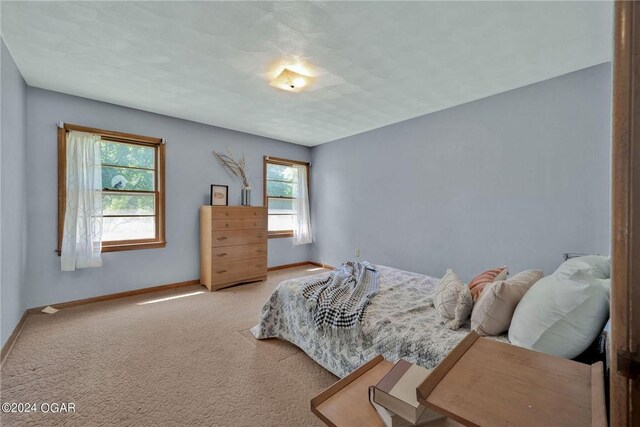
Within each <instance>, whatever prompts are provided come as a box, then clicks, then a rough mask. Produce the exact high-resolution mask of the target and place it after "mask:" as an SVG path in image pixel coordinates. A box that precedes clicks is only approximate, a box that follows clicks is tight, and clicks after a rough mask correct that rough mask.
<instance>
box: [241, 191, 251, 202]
mask: <svg viewBox="0 0 640 427" xmlns="http://www.w3.org/2000/svg"><path fill="white" fill-rule="evenodd" d="M242 206H251V189H250V188H248V187H243V188H242Z"/></svg>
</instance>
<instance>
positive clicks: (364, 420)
mask: <svg viewBox="0 0 640 427" xmlns="http://www.w3.org/2000/svg"><path fill="white" fill-rule="evenodd" d="M393 365H394V364H393V363H391V362H389V361H388V360H385V359H384V357H382V356H376V357H374V358H373V359H372V360H371V361H369V362H367V363H365V364H364V365H362V366H361V367H359V368H358V369H356V370H355V371H353V372H352V373H350V374H349V375H347V376H346V377H344V378H342V379H341V380H339V381H338V382H336V383H335V384H333V385H331V386H330V387H329V388H328V389H326V390H324V391H323V392H322V393H320V394H319V395H317V396H316V397H314V398H313V399H311V411H312V412H313V413H314V414H316V415H317V416H318V418H320V419H321V420H322V421H324V422H325V424H327V425H328V426H332V427H343V426H345V427H346V426H353V427H384V424H383V423H382V421H381V420H380V418H379V417H378V414H377V413H376V410H375V409H373V406H372V405H371V403H369V386H371V385H376V384H377V383H378V381H380V380H381V379H382V377H384V376H385V375H386V374H387V372H389V371H390V370H391V368H393Z"/></svg>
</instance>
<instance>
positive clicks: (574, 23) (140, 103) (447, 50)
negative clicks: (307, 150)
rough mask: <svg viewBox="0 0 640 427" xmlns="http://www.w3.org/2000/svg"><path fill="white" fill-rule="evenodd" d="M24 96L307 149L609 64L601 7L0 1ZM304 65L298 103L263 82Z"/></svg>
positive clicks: (295, 96)
mask: <svg viewBox="0 0 640 427" xmlns="http://www.w3.org/2000/svg"><path fill="white" fill-rule="evenodd" d="M1 12H2V14H1V19H2V22H1V23H2V27H1V28H2V36H3V38H4V39H5V42H6V44H7V46H8V47H9V49H10V51H11V53H12V55H13V57H14V59H15V61H16V63H17V65H18V68H19V69H20V71H21V72H22V74H23V75H24V78H25V80H26V81H27V83H28V84H29V85H31V86H36V87H41V88H45V89H50V90H54V91H59V92H63V93H68V94H72V95H77V96H82V97H86V98H91V99H97V100H100V101H106V102H111V103H114V104H119V105H125V106H128V107H133V108H138V109H141V110H147V111H152V112H156V113H161V114H166V115H169V116H174V117H180V118H184V119H188V120H193V121H196V122H202V123H208V124H212V125H216V126H222V127H225V128H230V129H236V130H240V131H244V132H248V133H253V134H257V135H263V136H267V137H272V138H276V139H281V140H284V141H290V142H295V143H299V144H304V145H316V144H320V143H324V142H328V141H332V140H335V139H338V138H342V137H345V136H349V135H353V134H356V133H360V132H364V131H367V130H370V129H374V128H377V127H381V126H384V125H387V124H391V123H396V122H399V121H402V120H406V119H409V118H412V117H416V116H419V115H423V114H426V113H430V112H433V111H437V110H442V109H444V108H448V107H452V106H455V105H458V104H462V103H465V102H469V101H472V100H475V99H479V98H483V97H486V96H489V95H493V94H496V93H499V92H504V91H506V90H510V89H514V88H517V87H521V86H524V85H528V84H531V83H534V82H537V81H541V80H545V79H548V78H551V77H554V76H558V75H561V74H565V73H568V72H571V71H575V70H579V69H582V68H585V67H589V66H592V65H595V64H599V63H602V62H606V61H609V60H610V59H611V44H612V38H611V37H612V36H611V34H612V33H611V31H612V4H611V3H609V2H567V3H565V2H561V3H547V2H510V3H504V2H406V3H405V2H7V1H3V2H2V11H1ZM280 58H289V59H295V60H303V61H307V62H308V63H310V64H313V65H315V66H316V67H317V68H316V69H315V70H314V73H315V74H316V80H315V83H314V84H313V86H312V87H311V88H309V89H308V90H307V91H305V92H303V93H289V92H285V91H282V90H278V89H275V88H273V87H270V86H269V85H268V82H267V81H266V79H267V78H268V75H269V74H268V73H269V71H270V70H272V66H273V64H274V61H276V60H278V59H280Z"/></svg>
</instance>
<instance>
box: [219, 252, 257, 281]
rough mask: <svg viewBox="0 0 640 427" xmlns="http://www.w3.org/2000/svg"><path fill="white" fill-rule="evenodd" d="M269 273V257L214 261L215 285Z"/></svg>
mask: <svg viewBox="0 0 640 427" xmlns="http://www.w3.org/2000/svg"><path fill="white" fill-rule="evenodd" d="M266 275H267V258H266V257H261V258H252V259H243V260H239V261H231V262H215V261H214V262H213V266H212V271H211V276H212V277H211V279H212V283H213V284H214V285H216V284H222V283H227V282H234V281H237V280H243V279H245V278H246V279H251V278H255V277H259V276H266Z"/></svg>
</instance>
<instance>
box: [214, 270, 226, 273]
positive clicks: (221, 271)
mask: <svg viewBox="0 0 640 427" xmlns="http://www.w3.org/2000/svg"><path fill="white" fill-rule="evenodd" d="M226 272H227V270H217V271H216V273H226Z"/></svg>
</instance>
